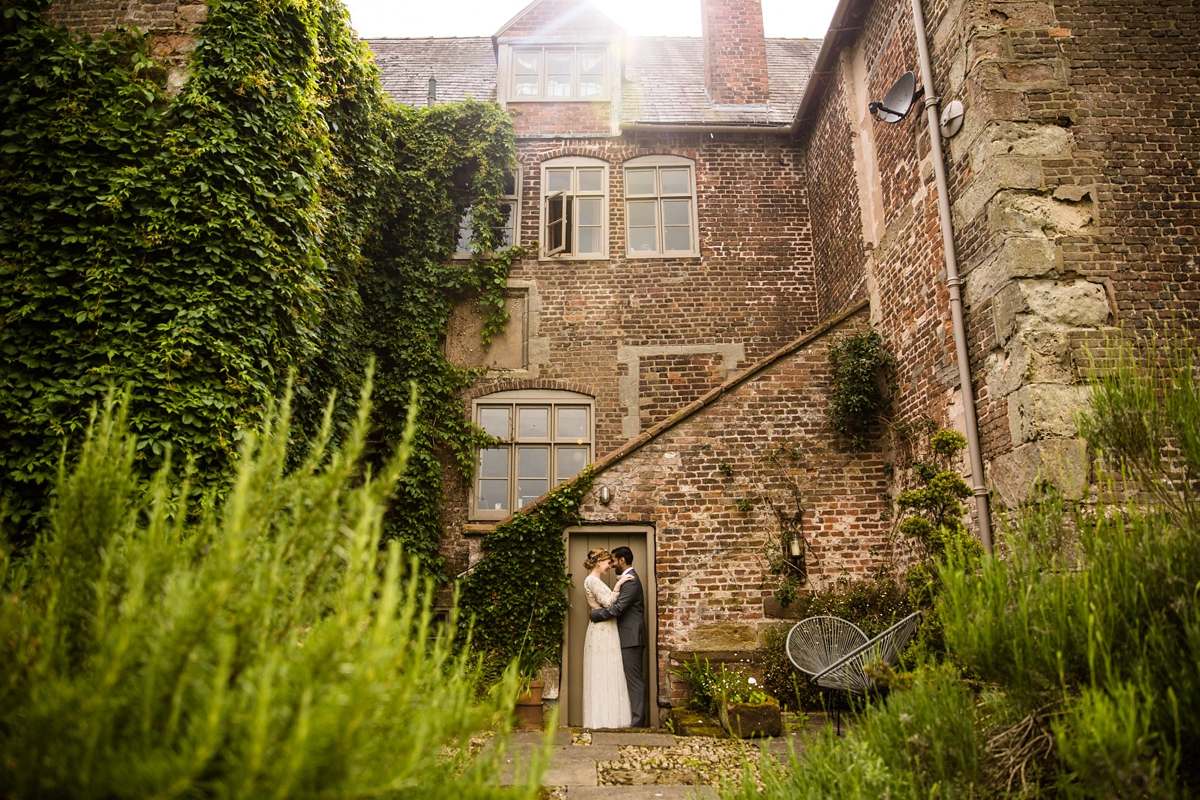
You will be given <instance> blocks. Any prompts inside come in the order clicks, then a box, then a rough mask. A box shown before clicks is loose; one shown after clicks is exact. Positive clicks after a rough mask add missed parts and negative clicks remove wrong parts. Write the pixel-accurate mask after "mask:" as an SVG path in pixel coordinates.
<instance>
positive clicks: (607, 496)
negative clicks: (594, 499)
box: [600, 486, 613, 505]
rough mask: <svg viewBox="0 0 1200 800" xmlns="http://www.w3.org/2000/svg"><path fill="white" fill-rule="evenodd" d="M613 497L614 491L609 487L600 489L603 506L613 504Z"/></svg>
mask: <svg viewBox="0 0 1200 800" xmlns="http://www.w3.org/2000/svg"><path fill="white" fill-rule="evenodd" d="M612 497H613V495H612V489H610V488H608V487H607V486H601V487H600V503H601V505H608V504H609V503H611V502H612Z"/></svg>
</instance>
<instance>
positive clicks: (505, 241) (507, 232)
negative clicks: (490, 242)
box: [496, 203, 517, 247]
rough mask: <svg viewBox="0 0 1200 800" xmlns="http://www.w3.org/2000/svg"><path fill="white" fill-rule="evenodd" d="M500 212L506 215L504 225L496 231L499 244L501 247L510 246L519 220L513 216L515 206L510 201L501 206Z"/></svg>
mask: <svg viewBox="0 0 1200 800" xmlns="http://www.w3.org/2000/svg"><path fill="white" fill-rule="evenodd" d="M500 214H501V216H503V217H504V225H503V227H501V228H499V229H497V231H496V233H497V234H498V238H499V240H500V241H499V245H500V247H509V246H510V245H512V243H513V232H514V231H515V229H516V222H517V220H516V217H514V216H513V207H512V206H511V205H509V204H508V203H504V204H502V205H501V206H500Z"/></svg>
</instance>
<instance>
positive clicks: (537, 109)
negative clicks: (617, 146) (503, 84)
mask: <svg viewBox="0 0 1200 800" xmlns="http://www.w3.org/2000/svg"><path fill="white" fill-rule="evenodd" d="M506 108H507V109H508V113H509V114H512V118H513V130H515V131H516V133H517V135H518V136H521V135H525V134H543V135H545V134H574V135H579V136H586V135H593V136H595V135H600V136H605V135H608V134H609V133H611V132H612V103H516V102H513V101H511V100H510V101H509V102H508V104H507V106H506Z"/></svg>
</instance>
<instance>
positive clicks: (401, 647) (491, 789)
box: [0, 395, 537, 798]
mask: <svg viewBox="0 0 1200 800" xmlns="http://www.w3.org/2000/svg"><path fill="white" fill-rule="evenodd" d="M364 397H365V395H364ZM412 408H414V413H412V414H410V416H409V419H408V430H409V436H410V437H411V435H412V430H413V428H414V420H415V416H416V415H415V404H414V405H413V406H412ZM128 409H129V400H128V398H126V399H125V401H124V402H122V403H121V404H120V406H119V407H114V406H113V405H112V404H110V405H109V406H107V407H106V409H105V411H104V413H103V414H101V415H99V416H98V417H95V418H94V419H93V422H92V424H91V426H90V427H89V429H88V433H87V436H86V438H85V440H84V443H83V446H82V449H81V451H80V453H79V457H78V460H77V461H76V462H75V463H74V465H73V466H71V467H69V468H68V467H63V468H62V469H60V472H59V477H58V480H57V485H56V498H57V499H56V501H55V503H54V505H53V508H52V509H51V511H50V513H49V514H48V516H47V521H46V527H45V529H44V531H43V533H42V534H41V535H39V537H38V539H37V541H36V543H35V544H34V545H33V546H32V548H30V549H28V550H27V551H25V552H24V553H23V555H22V556H21V557H20V558H19V559H17V558H14V556H13V553H12V551H11V549H6V550H5V551H4V553H3V559H2V560H0V584H2V585H0V591H2V593H3V597H4V602H3V603H0V662H2V663H3V664H4V665H5V667H4V678H3V681H2V682H0V786H3V787H4V790H3V791H4V794H5V795H11V796H14V797H18V796H19V797H79V798H88V797H162V796H187V797H235V796H236V797H359V796H371V797H414V798H415V797H420V798H428V797H445V798H461V797H485V796H514V797H515V796H524V797H533V796H535V794H536V782H537V776H536V775H534V776H531V777H530V782H529V784H528V785H525V786H523V787H519V788H516V789H512V790H507V789H501V788H499V787H496V786H494V785H493V784H494V782H495V780H496V778H497V776H498V773H499V770H500V769H501V767H502V758H501V757H500V756H499V753H498V752H495V753H487V754H484V755H479V756H477V755H476V752H477V750H478V748H477V747H473V746H472V744H471V739H472V736H474V735H476V734H478V733H479V732H481V731H484V730H487V729H489V728H492V727H494V726H496V727H498V728H499V729H501V730H503V729H505V727H506V726H507V724H508V719H509V716H510V714H511V710H512V706H513V703H514V700H515V694H516V690H517V682H516V677H515V674H514V672H515V671H514V670H509V671H508V673H507V674H506V675H505V676H504V678H503V680H502V681H501V682H500V683H499V684H497V685H496V686H494V687H492V688H491V689H490V690H489V691H487V692H486V693H485V692H483V686H482V684H481V682H480V668H479V666H478V665H477V663H476V662H474V661H472V660H470V659H469V658H468V657H467V656H465V655H462V654H461V653H459V652H458V651H456V650H455V648H454V647H453V646H452V640H453V637H454V630H455V619H454V615H453V614H452V615H451V619H450V620H449V622H448V623H447V624H445V625H444V626H440V627H439V626H437V625H435V623H434V620H433V615H432V613H431V609H430V598H431V597H432V595H433V592H432V584H431V582H430V581H428V580H427V579H422V578H420V577H419V575H418V572H417V567H416V565H415V564H413V563H411V562H407V561H406V559H405V558H404V556H402V554H401V551H400V549H399V547H398V545H396V544H394V543H393V544H391V545H390V546H389V547H387V548H386V549H381V547H380V542H381V525H382V515H383V506H384V503H385V502H386V501H387V499H388V498H389V497H390V495H391V494H392V492H393V491H394V488H395V485H396V481H397V478H398V477H399V475H400V474H401V473H402V471H403V469H404V467H405V462H406V461H407V459H408V458H409V455H410V453H411V447H410V446H409V445H407V444H405V445H404V446H403V447H402V448H401V449H400V450H399V452H398V453H397V454H396V455H395V456H394V457H392V458H390V459H388V460H387V461H386V462H385V465H384V467H383V468H382V469H380V470H379V471H377V472H372V471H370V470H367V469H365V468H364V466H363V463H362V461H361V456H362V453H363V448H364V447H365V445H366V439H367V432H368V428H369V425H368V412H369V406H368V405H367V403H366V401H365V399H364V402H363V404H362V406H361V408H360V411H359V414H358V417H357V419H356V422H355V424H354V426H353V428H352V429H351V430H350V431H349V433H348V434H347V436H346V437H345V440H344V444H343V445H342V446H341V447H340V448H337V449H334V448H332V447H330V445H329V442H330V438H331V434H332V431H331V427H332V426H331V423H330V421H329V420H330V417H329V415H328V414H327V416H326V423H325V424H324V425H323V426H322V428H321V429H320V432H319V435H318V436H317V438H316V439H315V440H314V441H313V442H312V444H311V446H310V447H309V449H308V452H307V455H306V456H305V458H304V459H303V461H302V463H301V465H300V466H299V467H298V468H297V469H294V470H290V471H289V469H288V467H287V462H288V451H289V439H290V437H291V433H292V431H291V426H290V419H289V408H288V405H287V403H284V404H283V406H282V407H281V408H279V409H277V410H271V409H268V413H267V415H266V422H265V423H264V424H263V426H262V428H261V430H260V431H259V432H257V433H255V432H251V433H249V434H248V435H247V436H246V438H245V440H244V442H243V446H242V448H241V455H240V458H239V464H238V469H237V473H236V476H235V480H234V483H233V485H232V487H231V488H230V490H229V492H228V494H227V496H226V497H225V498H224V499H223V500H221V501H219V502H211V501H210V502H207V503H206V504H205V505H204V506H203V508H202V510H199V511H197V512H196V513H195V514H191V513H188V512H187V511H186V508H187V505H188V504H187V503H186V502H185V501H186V498H187V496H188V490H187V489H186V487H185V488H183V489H181V490H179V491H178V492H177V491H175V489H174V486H173V484H172V477H171V473H170V471H169V460H168V466H164V468H163V469H162V470H160V472H159V473H158V474H157V476H156V477H155V478H154V480H153V482H152V483H151V484H150V485H149V486H146V485H144V484H142V483H140V482H139V480H138V476H137V470H136V469H135V463H134V462H135V457H136V452H137V450H136V448H137V444H136V443H137V439H136V437H134V436H132V435H131V434H129V432H128V429H127V426H128V419H129V418H128Z"/></svg>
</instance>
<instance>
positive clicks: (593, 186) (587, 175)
mask: <svg viewBox="0 0 1200 800" xmlns="http://www.w3.org/2000/svg"><path fill="white" fill-rule="evenodd" d="M603 175H604V170H602V169H581V170H579V191H581V192H602V191H604V178H603Z"/></svg>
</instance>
